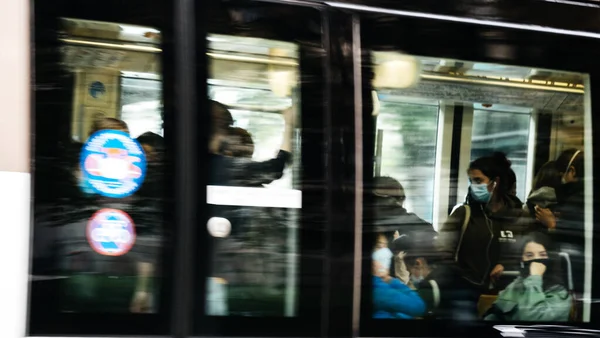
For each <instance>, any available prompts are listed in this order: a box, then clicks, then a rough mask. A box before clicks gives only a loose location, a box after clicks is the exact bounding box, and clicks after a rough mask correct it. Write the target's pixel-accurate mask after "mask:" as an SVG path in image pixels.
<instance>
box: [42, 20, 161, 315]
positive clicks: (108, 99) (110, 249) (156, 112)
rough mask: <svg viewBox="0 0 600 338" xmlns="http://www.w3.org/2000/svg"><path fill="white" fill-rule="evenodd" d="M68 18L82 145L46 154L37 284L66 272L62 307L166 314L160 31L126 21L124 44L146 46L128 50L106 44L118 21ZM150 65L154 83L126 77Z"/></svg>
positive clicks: (75, 121)
mask: <svg viewBox="0 0 600 338" xmlns="http://www.w3.org/2000/svg"><path fill="white" fill-rule="evenodd" d="M62 24H63V31H62V32H61V38H64V37H68V38H65V39H62V40H63V42H64V45H63V48H62V49H61V51H62V52H63V59H62V66H63V67H64V69H66V70H67V71H69V72H71V73H72V74H73V76H74V78H75V81H74V85H73V87H72V88H71V90H72V92H73V95H72V102H69V103H68V104H66V105H64V106H71V107H73V110H72V114H70V115H69V116H70V117H71V120H70V121H69V122H70V124H71V130H70V133H71V135H70V136H71V140H72V141H71V142H70V143H64V144H60V145H59V146H57V147H47V148H45V149H44V150H41V151H40V152H38V153H36V156H37V157H36V161H35V163H36V171H37V174H36V185H37V186H39V187H41V188H40V189H38V190H37V191H36V199H35V200H36V203H35V207H34V208H35V209H34V212H35V216H34V234H35V235H34V249H33V256H34V259H33V260H34V263H33V266H34V269H33V273H34V274H35V275H36V277H38V278H36V279H35V280H36V282H35V283H46V284H47V285H56V284H49V283H52V282H50V281H51V280H53V279H55V278H57V276H58V279H57V280H58V281H59V282H58V292H57V293H56V295H57V297H58V299H52V300H51V302H57V304H58V307H59V310H60V311H62V312H77V313H90V312H91V313H111V314H112V313H131V312H133V313H150V312H156V311H157V310H158V306H159V303H158V297H159V290H160V286H161V271H160V268H159V267H160V265H161V251H162V245H163V243H162V239H163V236H164V232H165V229H164V227H163V226H164V224H163V210H162V202H161V201H162V199H163V191H162V188H163V184H162V179H163V172H162V167H163V165H162V164H163V163H162V159H163V156H164V151H165V149H164V142H163V139H162V136H161V135H162V115H161V114H160V112H161V110H162V107H161V104H160V102H162V92H161V82H160V80H157V79H159V78H160V74H158V69H160V67H159V63H160V61H159V58H158V57H157V54H156V53H157V51H160V49H158V48H153V49H152V50H151V51H148V49H144V48H142V47H144V46H145V47H149V46H150V45H151V46H155V47H157V46H158V45H159V44H160V40H159V39H158V38H157V36H159V34H154V35H153V37H152V38H148V37H145V36H147V34H146V33H147V32H154V33H156V32H157V31H156V30H154V29H152V28H146V27H137V26H126V27H128V28H129V29H128V31H127V34H124V35H123V34H122V35H120V36H119V38H118V39H119V41H120V42H125V41H126V42H131V43H133V42H136V43H143V44H144V46H141V45H140V49H139V50H136V48H133V49H127V50H125V49H120V48H119V46H120V44H119V43H120V42H119V43H115V42H114V41H113V40H106V30H108V31H111V32H117V31H119V30H120V25H119V24H117V23H107V22H95V21H85V20H79V19H62ZM82 28H85V29H82ZM90 41H93V42H103V43H104V44H96V45H94V44H93V43H88V42H90ZM107 44H108V45H112V46H110V48H109V46H107ZM90 46H92V47H90ZM142 69H143V70H144V71H145V72H148V71H150V73H149V74H148V73H147V74H146V75H145V76H146V77H147V78H149V79H152V80H148V79H134V78H123V77H122V74H123V73H134V74H137V73H139V72H140V71H141V70H142ZM56 121H63V120H61V119H58V118H57V119H56ZM38 128H39V129H40V130H42V131H43V133H42V134H45V133H48V132H57V131H64V130H65V129H64V128H63V127H62V126H57V125H54V126H52V125H48V126H46V125H41V126H40V125H38ZM51 128H54V131H51ZM67 132H68V129H67ZM92 135H94V137H90V136H92ZM68 136H69V135H62V136H61V137H60V139H63V140H64V139H69V137H68ZM48 187H53V188H48ZM41 287H42V288H44V287H43V286H41ZM48 287H50V286H48ZM34 301H36V300H35V299H34ZM44 305H46V304H44Z"/></svg>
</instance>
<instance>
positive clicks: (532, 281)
mask: <svg viewBox="0 0 600 338" xmlns="http://www.w3.org/2000/svg"><path fill="white" fill-rule="evenodd" d="M522 248H523V250H522V253H523V254H522V257H521V262H520V266H521V269H520V272H521V275H520V276H519V277H517V278H516V279H515V280H514V281H513V282H512V283H510V285H508V287H507V288H506V289H505V290H504V291H501V292H500V294H499V295H498V299H497V300H496V301H495V302H494V304H493V305H492V307H491V309H490V310H489V311H488V312H487V313H486V315H484V318H485V320H494V321H509V322H513V321H547V322H565V321H568V320H569V313H570V310H571V302H572V299H571V296H570V295H569V292H568V290H567V289H566V288H565V287H564V283H563V280H562V278H561V277H562V273H561V271H560V268H559V266H560V265H559V261H558V255H557V253H556V251H554V246H553V245H552V243H551V241H550V239H549V238H548V237H547V236H546V235H544V234H542V233H539V232H534V233H531V234H530V235H528V236H527V237H526V238H525V240H524V242H523V246H522Z"/></svg>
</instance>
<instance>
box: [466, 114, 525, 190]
mask: <svg viewBox="0 0 600 338" xmlns="http://www.w3.org/2000/svg"><path fill="white" fill-rule="evenodd" d="M490 109H493V107H492V108H490ZM490 109H486V110H483V109H481V110H475V111H474V112H473V135H472V141H471V160H472V161H474V160H475V159H477V158H479V157H481V156H485V155H487V154H490V153H492V152H494V151H500V152H503V153H505V154H506V156H507V157H508V159H509V160H510V161H511V162H512V166H511V169H512V170H513V171H514V172H515V176H516V179H517V181H516V195H517V197H518V198H519V199H520V200H521V201H524V200H525V199H526V198H527V194H528V193H529V191H527V184H526V182H527V178H528V175H527V170H528V168H527V151H528V149H529V128H530V125H529V123H530V119H531V114H530V113H527V112H525V113H523V112H517V113H515V112H504V111H493V110H490ZM526 111H528V110H526ZM529 169H530V168H529Z"/></svg>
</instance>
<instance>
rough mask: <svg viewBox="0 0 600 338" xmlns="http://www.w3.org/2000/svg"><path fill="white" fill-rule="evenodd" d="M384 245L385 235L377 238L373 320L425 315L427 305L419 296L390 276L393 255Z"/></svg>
mask: <svg viewBox="0 0 600 338" xmlns="http://www.w3.org/2000/svg"><path fill="white" fill-rule="evenodd" d="M384 243H387V241H386V239H385V235H378V236H377V244H376V247H375V250H374V251H373V254H372V260H373V318H397V319H411V318H415V317H422V316H423V315H424V314H425V310H426V308H425V303H424V302H423V300H422V299H421V298H420V297H419V295H418V294H417V293H416V292H415V291H413V290H411V289H410V288H409V287H408V286H406V285H405V284H404V283H402V282H400V280H398V279H396V278H393V277H391V276H390V272H389V271H390V267H391V265H392V257H393V253H392V252H391V250H390V249H389V248H388V247H387V246H385V247H384V246H383V245H385V244H384Z"/></svg>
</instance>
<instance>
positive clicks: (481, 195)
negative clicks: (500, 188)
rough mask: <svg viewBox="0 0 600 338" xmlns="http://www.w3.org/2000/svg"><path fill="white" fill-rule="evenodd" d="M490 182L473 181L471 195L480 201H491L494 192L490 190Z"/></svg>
mask: <svg viewBox="0 0 600 338" xmlns="http://www.w3.org/2000/svg"><path fill="white" fill-rule="evenodd" d="M487 187H488V184H486V183H481V184H475V183H471V197H473V199H475V200H476V201H477V202H479V203H487V202H489V201H490V198H491V197H492V194H491V193H490V192H489V191H488V188H487Z"/></svg>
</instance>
